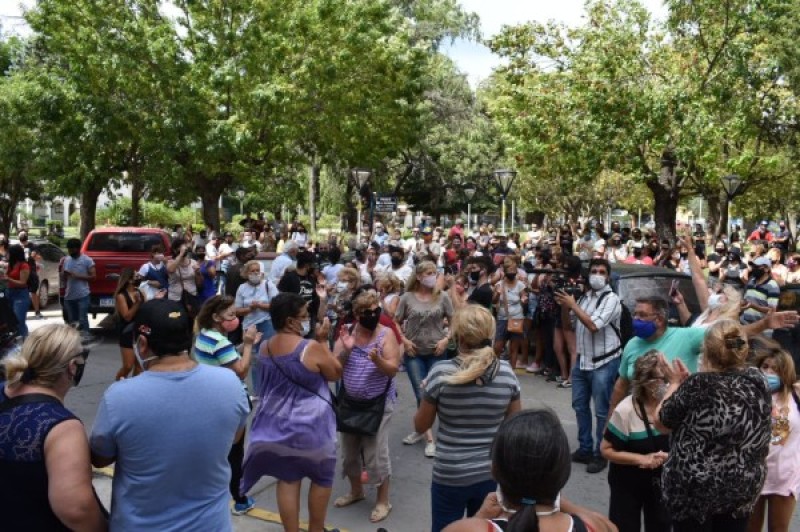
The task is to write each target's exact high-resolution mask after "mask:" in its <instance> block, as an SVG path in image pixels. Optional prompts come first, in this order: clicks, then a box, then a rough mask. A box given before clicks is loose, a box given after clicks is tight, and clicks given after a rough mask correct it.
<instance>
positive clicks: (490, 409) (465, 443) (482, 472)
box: [423, 358, 520, 486]
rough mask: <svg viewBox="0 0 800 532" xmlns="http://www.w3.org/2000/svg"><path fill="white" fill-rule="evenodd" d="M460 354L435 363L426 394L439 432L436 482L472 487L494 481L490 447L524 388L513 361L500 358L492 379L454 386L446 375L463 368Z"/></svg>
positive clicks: (435, 463) (434, 468)
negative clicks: (435, 414) (519, 380)
mask: <svg viewBox="0 0 800 532" xmlns="http://www.w3.org/2000/svg"><path fill="white" fill-rule="evenodd" d="M458 364H459V361H458V358H455V359H453V360H444V361H442V362H438V363H436V364H434V366H433V368H431V371H430V373H429V374H428V378H427V384H426V386H425V390H424V395H423V397H424V398H425V400H426V401H428V402H431V403H433V404H435V405H436V412H437V415H438V417H439V432H438V434H437V439H436V459H435V461H434V463H433V481H434V482H437V483H439V484H443V485H446V486H471V485H473V484H477V483H479V482H484V481H487V480H491V478H492V475H491V470H492V460H491V448H492V441H493V440H494V436H495V434H497V429H498V427H499V426H500V424H501V423H502V422H503V420H504V419H505V416H506V412H507V411H508V405H509V404H510V403H511V402H512V401H513V400H515V399H519V396H520V387H519V382H518V381H517V377H516V375H514V371H513V370H512V369H511V366H510V365H509V364H508V362H505V361H501V362H500V368H499V369H498V372H497V375H496V376H495V378H494V379H492V381H491V382H488V383H486V384H485V385H484V386H478V385H477V384H476V383H474V382H472V383H469V384H457V385H451V384H447V383H446V382H444V378H445V377H447V376H449V375H452V374H454V373H455V372H456V371H458V367H459V366H458Z"/></svg>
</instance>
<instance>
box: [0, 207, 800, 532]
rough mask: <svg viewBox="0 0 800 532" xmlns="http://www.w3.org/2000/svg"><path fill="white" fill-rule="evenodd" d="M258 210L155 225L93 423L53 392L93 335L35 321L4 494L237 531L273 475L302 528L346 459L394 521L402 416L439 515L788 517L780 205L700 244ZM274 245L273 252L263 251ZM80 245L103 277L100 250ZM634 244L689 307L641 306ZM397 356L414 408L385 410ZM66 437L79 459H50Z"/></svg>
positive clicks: (326, 498) (381, 515) (681, 520)
mask: <svg viewBox="0 0 800 532" xmlns="http://www.w3.org/2000/svg"><path fill="white" fill-rule="evenodd" d="M248 219H249V221H248V222H247V224H246V225H245V226H244V228H243V231H242V232H241V234H240V236H239V238H238V240H237V239H235V238H234V237H233V235H231V234H223V235H221V236H220V235H218V234H217V233H215V232H214V231H213V228H209V229H208V230H207V231H206V232H201V233H199V234H198V235H193V234H191V233H190V232H188V231H186V232H183V233H178V232H176V234H175V235H173V236H175V239H174V241H173V244H172V246H171V249H170V250H169V251H170V252H169V253H168V254H167V253H166V250H165V249H163V248H162V247H161V246H155V247H154V248H153V249H152V250H151V260H150V261H148V262H147V263H145V264H143V265H142V266H141V267H140V268H139V269H138V270H134V269H127V270H124V271H123V272H122V274H121V276H120V278H119V285H118V288H117V291H116V294H115V306H116V325H117V330H118V333H119V347H120V353H121V368H120V370H119V371H118V372H117V374H116V380H117V381H118V382H116V383H115V384H113V385H112V386H111V387H110V388H109V389H108V390H106V392H105V394H104V396H103V399H102V401H101V403H100V406H99V410H98V415H97V419H96V420H95V424H94V427H93V428H92V431H91V435H90V437H89V438H88V440H87V439H86V438H85V436H83V431H82V429H81V428H80V424H79V422H78V421H77V420H76V418H75V417H74V415H72V414H71V413H70V412H69V411H68V410H67V409H65V408H64V407H63V399H64V396H65V395H66V393H67V392H68V391H69V389H70V388H71V387H72V386H75V385H77V384H78V382H79V381H80V376H81V375H82V373H83V366H84V365H85V364H86V363H87V357H88V351H87V350H85V349H83V348H82V346H81V336H80V335H79V333H78V332H77V331H75V330H74V329H72V328H70V327H68V326H61V325H47V326H45V327H41V328H39V329H37V330H35V331H34V332H33V333H31V335H30V337H29V338H28V339H27V340H26V341H25V343H24V344H23V348H22V350H21V352H20V353H18V354H16V355H14V356H12V357H9V358H7V359H6V360H4V362H3V365H4V367H5V372H6V379H7V380H6V383H5V387H4V388H3V392H2V394H0V414H2V413H3V412H5V411H11V412H13V413H14V415H10V416H3V415H0V433H7V434H12V435H13V436H12V437H10V438H6V439H0V469H3V470H4V474H5V473H7V474H9V475H17V476H15V477H14V479H15V480H14V482H11V483H9V485H7V486H6V489H5V491H2V488H0V493H5V494H7V495H8V499H4V498H3V497H0V500H2V501H4V502H3V503H2V504H4V505H5V504H10V505H11V506H7V507H6V508H14V507H15V506H13V505H16V504H20V505H23V506H24V505H27V506H24V507H26V508H31V507H33V506H35V505H40V506H41V508H42V512H40V515H41V519H42V520H43V521H42V522H43V523H49V524H51V525H53V526H55V524H57V523H59V524H60V526H61V527H66V528H83V529H87V530H102V529H104V528H105V527H106V526H108V524H109V523H110V526H111V528H112V529H118V530H129V529H159V530H161V529H163V530H169V529H181V530H190V529H214V530H230V529H231V526H232V525H231V522H230V512H233V513H234V514H244V513H247V512H248V511H250V510H251V509H252V508H253V507H254V504H255V501H254V499H253V498H252V497H251V496H249V495H248V493H249V491H250V490H251V489H252V487H253V486H254V485H255V484H256V483H257V482H258V481H259V479H260V478H261V477H263V476H269V477H274V478H276V479H277V481H278V482H277V487H276V490H277V491H276V493H277V502H278V509H279V512H280V516H281V520H282V523H283V526H284V528H285V529H286V530H289V531H292V532H293V531H296V530H299V527H300V501H301V496H300V494H301V482H302V481H303V480H304V479H309V480H310V481H311V484H310V487H309V491H308V520H309V527H308V529H309V530H311V531H313V532H319V531H322V530H325V528H324V522H325V520H326V516H327V514H328V509H329V506H330V505H331V504H330V499H331V497H332V488H333V480H334V475H335V473H336V471H337V468H338V469H339V470H340V471H341V473H342V475H343V476H344V477H345V478H346V479H347V486H348V489H347V491H346V492H345V493H342V494H340V495H338V496H337V497H336V498H335V499H334V500H333V503H332V506H333V507H334V508H341V507H345V506H349V505H352V504H356V503H358V502H360V501H362V500H364V499H365V498H366V497H367V492H366V490H365V485H373V486H375V488H376V494H375V500H374V504H373V505H372V509H371V511H370V512H369V514H368V515H365V519H367V520H368V521H370V522H371V523H379V522H381V521H383V520H384V519H386V518H387V517H388V516H389V515H390V513H391V512H392V509H393V507H392V502H391V480H392V457H391V455H390V453H389V445H390V441H389V427H390V426H392V425H394V424H397V423H400V424H403V425H406V426H408V427H409V431H410V432H409V434H408V435H407V436H405V437H404V438H403V440H402V443H403V444H406V445H415V444H417V443H419V442H424V449H423V453H422V454H423V455H424V456H425V457H427V458H430V459H432V461H433V464H432V465H433V475H432V479H431V488H430V505H431V530H433V531H435V532H439V531H440V530H450V531H460V530H465V531H466V530H473V529H475V530H477V529H481V530H487V529H489V530H520V531H521V530H539V529H541V530H553V531H556V530H558V531H560V530H576V531H577V530H613V529H618V530H620V531H623V532H626V531H634V530H640V529H641V528H642V526H644V528H645V529H646V530H647V531H648V532H651V531H661V530H676V531H679V532H680V531H694V530H725V531H729V530H730V531H737V530H742V531H744V530H752V531H755V530H760V529H761V526H762V524H763V521H764V520H765V519H766V520H767V522H768V525H769V529H770V530H774V531H779V530H788V527H789V522H790V520H791V517H792V515H793V511H794V501H795V500H796V497H797V495H798V493H799V492H800V491H799V490H800V452H798V449H800V431H797V430H793V428H794V427H795V425H796V424H797V423H800V411H799V410H798V405H800V399H798V398H797V397H798V396H797V393H796V391H795V382H796V380H797V379H796V375H795V371H794V363H793V360H792V358H791V356H790V355H789V354H788V353H786V352H785V351H784V350H783V349H781V347H780V345H779V344H777V343H776V342H774V341H773V340H771V339H770V338H769V336H770V334H771V332H772V331H774V330H776V329H781V328H786V327H794V326H796V325H797V324H798V316H797V314H796V313H795V312H776V307H777V302H778V295H779V292H780V286H781V285H782V284H786V283H794V282H797V281H798V280H800V279H797V277H796V275H800V272H798V262H800V256H798V255H797V254H796V253H795V252H794V247H793V242H792V239H791V235H787V232H786V231H785V226H784V225H780V226H779V227H780V228H781V230H780V231H779V232H778V233H777V234H772V233H770V232H769V230H768V228H767V224H766V223H764V224H762V225H760V226H759V228H758V229H757V230H756V231H754V232H753V234H751V235H749V237H748V238H747V239H745V240H740V239H739V237H738V232H736V233H734V234H732V235H731V238H729V239H728V238H723V239H721V240H719V241H717V242H714V243H713V246H714V253H708V254H707V253H706V249H705V242H704V239H703V238H701V237H702V235H688V234H687V235H686V236H684V237H681V238H680V239H678V240H677V241H676V242H669V241H664V240H661V239H659V238H658V237H656V236H655V235H654V234H652V232H650V231H647V230H644V231H643V230H641V229H639V228H634V229H628V228H620V227H619V226H618V225H614V224H612V227H611V229H610V232H609V233H606V232H605V231H604V228H603V224H602V223H596V224H593V225H591V224H586V225H584V226H582V227H576V226H573V225H571V224H564V225H561V226H559V227H555V228H553V229H548V230H540V229H539V228H538V227H537V226H536V225H533V226H531V227H530V231H528V232H527V233H525V234H523V235H520V234H517V233H514V234H512V235H509V236H508V237H506V236H505V235H500V234H498V233H496V232H495V231H494V228H493V227H492V226H490V225H486V226H480V227H476V228H473V229H474V230H469V229H467V228H465V227H464V226H463V223H460V220H457V221H456V222H457V223H456V224H455V225H453V227H451V228H449V229H448V230H443V229H440V228H435V227H432V226H430V225H424V226H422V227H416V228H412V230H411V231H410V234H409V235H407V236H408V238H406V239H403V238H402V237H403V234H402V232H401V230H400V229H399V228H395V227H391V226H388V227H387V226H384V225H383V224H382V223H377V224H376V225H375V232H374V233H373V234H372V235H370V236H369V237H368V238H367V241H366V242H361V243H359V242H356V241H350V242H346V243H344V242H339V241H336V240H335V239H331V240H325V241H322V242H316V243H315V242H313V241H312V239H311V238H310V236H309V235H308V233H307V231H305V229H304V228H303V227H302V225H301V224H296V225H293V226H291V227H290V226H286V227H285V228H284V227H281V228H280V229H279V230H278V231H276V230H275V229H274V228H273V227H272V225H270V224H266V223H265V222H263V218H262V217H259V219H255V220H254V219H251V218H250V217H248ZM258 224H261V225H258ZM268 233H278V238H276V239H270V238H268ZM273 246H274V247H273ZM11 247H12V248H13V247H14V246H11ZM261 251H275V253H276V255H275V256H274V260H272V261H271V264H268V266H266V267H265V262H264V261H263V260H259V257H261V258H262V259H263V255H261V256H260V255H259V254H260V252H261ZM15 253H16V252H15ZM72 258H73V259H74V261H75V263H76V266H75V268H72V267H71V268H70V271H75V272H76V273H75V279H76V280H88V278H89V277H90V276H91V275H92V267H91V265H90V264H89V263H87V262H85V261H82V260H81V255H80V253H79V252H78V254H77V256H74V257H72ZM81 263H83V264H82V265H81ZM621 263H625V264H638V265H643V266H661V267H663V268H669V269H674V270H677V271H679V272H682V273H685V274H687V275H688V276H689V278H691V283H692V285H693V289H694V290H693V291H694V293H695V295H696V299H697V301H698V305H699V311H698V309H697V308H694V307H692V308H690V306H688V305H687V303H686V300H685V298H684V296H683V294H681V292H680V290H678V289H674V290H670V293H669V294H668V295H667V294H661V293H652V294H645V295H641V296H640V297H637V299H636V302H635V306H632V307H631V308H627V307H625V306H624V305H623V304H622V301H621V299H620V297H619V296H618V294H617V293H616V292H615V289H614V282H613V281H614V275H615V273H616V272H615V268H617V265H618V264H621ZM16 264H17V263H15V265H16ZM78 265H81V266H80V267H81V268H83V270H80V271H81V272H84V273H80V272H79V271H78V270H77V268H78ZM24 269H25V268H24V267H21V266H20V267H19V268H18V270H20V271H22V270H24ZM734 270H736V271H735V272H734ZM654 271H655V270H654ZM16 280H17V282H18V283H23V282H24V281H23V280H22V279H21V278H20V277H16ZM9 288H17V287H16V285H13V284H10V285H9ZM20 288H21V287H20ZM76 295H77V296H79V297H83V296H81V293H80V292H76ZM190 296H191V297H190ZM19 297H22V296H19ZM75 306H76V308H78V307H79V304H77V303H76V304H75ZM76 312H77V310H76ZM676 322H679V323H676ZM87 330H88V325H87ZM56 339H58V344H56V343H55V341H56ZM402 372H405V373H406V375H407V377H408V381H409V384H410V387H411V390H412V391H413V394H414V400H415V401H416V406H417V411H416V414H415V416H414V417H413V419H398V417H397V416H396V414H395V412H396V405H397V401H398V394H397V387H398V382H397V379H398V378H400V374H401V373H402ZM535 375H541V376H542V377H544V378H545V379H546V381H547V382H552V383H554V389H553V392H552V393H558V394H561V393H571V403H572V406H573V409H574V411H575V419H576V421H577V427H578V438H577V439H578V441H577V442H576V443H577V445H573V447H575V450H574V452H570V444H569V441H568V439H567V436H566V434H565V433H564V430H563V428H562V427H561V425H560V422H559V421H558V419H557V418H556V417H555V415H554V414H553V413H552V412H550V411H547V410H523V408H522V402H523V399H524V397H523V396H522V388H521V386H520V379H521V378H528V379H533V378H537V377H535ZM559 390H562V391H559ZM187 398H191V400H190V401H189V400H187ZM23 405H24V407H23ZM156 412H157V413H158V415H157V416H156V415H155V413H156ZM248 420H249V430H247V429H246V427H247V426H248ZM32 425H36V426H43V427H46V429H45V430H42V431H34V432H31V431H29V430H27V429H28V427H30V426H32ZM75 427H77V428H78V429H79V430H80V435H79V434H77V433H76V429H75ZM211 427H213V428H211ZM434 427H435V428H436V431H435V432H434ZM50 429H52V430H50ZM212 432H213V434H211V433H212ZM248 432H249V434H248ZM186 441H192V442H197V445H193V446H191V448H187V446H186V445H182V443H183V442H186ZM22 447H24V448H26V449H29V450H30V451H28V452H26V453H25V454H24V455H23V454H20V453H18V452H16V453H15V449H19V448H22ZM66 448H70V449H72V450H73V454H74V456H73V457H71V459H70V460H69V461H68V464H66V465H65V464H63V463H58V464H56V463H54V460H55V457H56V456H58V457H61V456H63V453H64V452H65V449H66ZM154 448H157V449H158V452H157V453H156V455H157V456H155V457H154V456H152V453H153V449H154ZM59 452H60V454H59ZM337 454H338V455H337ZM90 461H91V463H92V464H94V465H95V466H105V465H109V464H112V463H113V464H115V468H116V470H115V476H114V481H113V492H112V511H111V514H110V516H109V515H107V514H105V513H104V509H103V508H102V506H101V505H99V504H98V503H97V501H96V500H95V498H94V496H93V495H92V491H91V478H90V476H89V474H88V471H84V472H83V473H80V472H79V471H69V472H66V473H65V472H64V469H65V468H78V469H79V468H84V469H86V470H88V464H89V462H90ZM609 462H610V464H611V465H610V468H609V472H608V482H609V492H610V495H609V506H608V509H607V512H605V511H604V512H603V514H605V515H607V516H608V517H604V516H603V515H600V514H598V513H595V512H592V511H590V510H587V509H584V508H581V507H579V506H576V505H574V504H572V503H570V502H569V501H567V500H565V499H564V498H563V497H561V496H560V491H561V489H562V488H563V486H564V485H565V484H566V482H567V480H568V478H569V475H570V471H571V468H572V467H574V466H573V464H582V465H585V467H586V471H587V472H589V473H593V474H595V473H599V472H601V471H603V470H604V469H606V468H607V467H609V465H608V464H609ZM200 464H203V466H202V467H200V466H199V465H200ZM31 471H33V472H35V473H36V475H35V476H30V475H27V474H28V473H29V472H31ZM57 473H58V474H59V475H63V476H65V478H67V479H68V480H69V483H68V484H64V483H62V481H61V480H59V481H58V482H56V481H55V480H54V478H55V475H56V474H57ZM23 475H27V476H26V480H17V479H21V478H22V476H23ZM9 478H11V477H9ZM143 478H147V479H148V482H146V483H143V482H142V481H141V479H143ZM47 479H50V482H51V484H50V485H49V488H48V485H47V482H46V480H47ZM18 482H19V483H18ZM64 482H66V481H64ZM4 484H5V483H4ZM10 486H13V489H11V487H10ZM20 486H24V490H20V489H19V488H20ZM72 486H75V487H76V489H75V490H74V491H73V492H70V494H60V493H56V492H57V491H58V490H59V489H68V488H71V487H72ZM186 486H196V487H197V488H198V489H196V490H193V491H192V494H191V495H187V491H186V489H185V487H186ZM25 490H27V491H25ZM12 492H13V493H12ZM28 495H29V496H30V499H29V500H27V501H26V502H19V501H20V499H21V498H24V497H26V496H28ZM231 499H233V503H232V504H231V505H230V509H229V501H230V500H231ZM12 513H13V512H12ZM20 519H22V518H20ZM14 522H17V521H14ZM18 522H19V523H21V522H22V521H18ZM210 524H213V526H211V525H210ZM77 525H80V526H77ZM209 526H211V528H209ZM12 528H13V527H12ZM57 528H58V527H56V529H57Z"/></svg>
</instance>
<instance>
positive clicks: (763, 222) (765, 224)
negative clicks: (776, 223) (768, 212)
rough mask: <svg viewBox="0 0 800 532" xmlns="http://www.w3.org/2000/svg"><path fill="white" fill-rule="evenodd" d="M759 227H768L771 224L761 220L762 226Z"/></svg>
mask: <svg viewBox="0 0 800 532" xmlns="http://www.w3.org/2000/svg"><path fill="white" fill-rule="evenodd" d="M759 225H764V226H767V225H769V224H768V223H767V221H766V220H761V224H759Z"/></svg>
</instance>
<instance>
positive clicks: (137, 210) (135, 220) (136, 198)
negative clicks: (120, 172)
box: [130, 175, 144, 227]
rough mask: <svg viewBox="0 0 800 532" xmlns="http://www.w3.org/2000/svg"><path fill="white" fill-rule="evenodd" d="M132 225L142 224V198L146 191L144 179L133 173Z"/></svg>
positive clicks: (131, 177)
mask: <svg viewBox="0 0 800 532" xmlns="http://www.w3.org/2000/svg"><path fill="white" fill-rule="evenodd" d="M130 179H131V225H132V226H133V227H139V226H140V225H141V224H142V219H141V218H142V208H141V207H142V205H141V200H142V196H143V192H144V190H143V189H144V187H143V186H142V185H143V183H142V180H141V179H139V176H136V175H131V176H130Z"/></svg>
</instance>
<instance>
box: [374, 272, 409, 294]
mask: <svg viewBox="0 0 800 532" xmlns="http://www.w3.org/2000/svg"><path fill="white" fill-rule="evenodd" d="M375 287H376V288H377V289H378V290H380V289H381V287H386V293H387V294H399V293H400V290H401V289H402V288H403V282H402V281H401V280H400V278H399V277H397V276H396V275H395V274H393V273H391V272H389V273H384V274H383V275H381V276H379V277H378V280H377V281H376V282H375Z"/></svg>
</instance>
